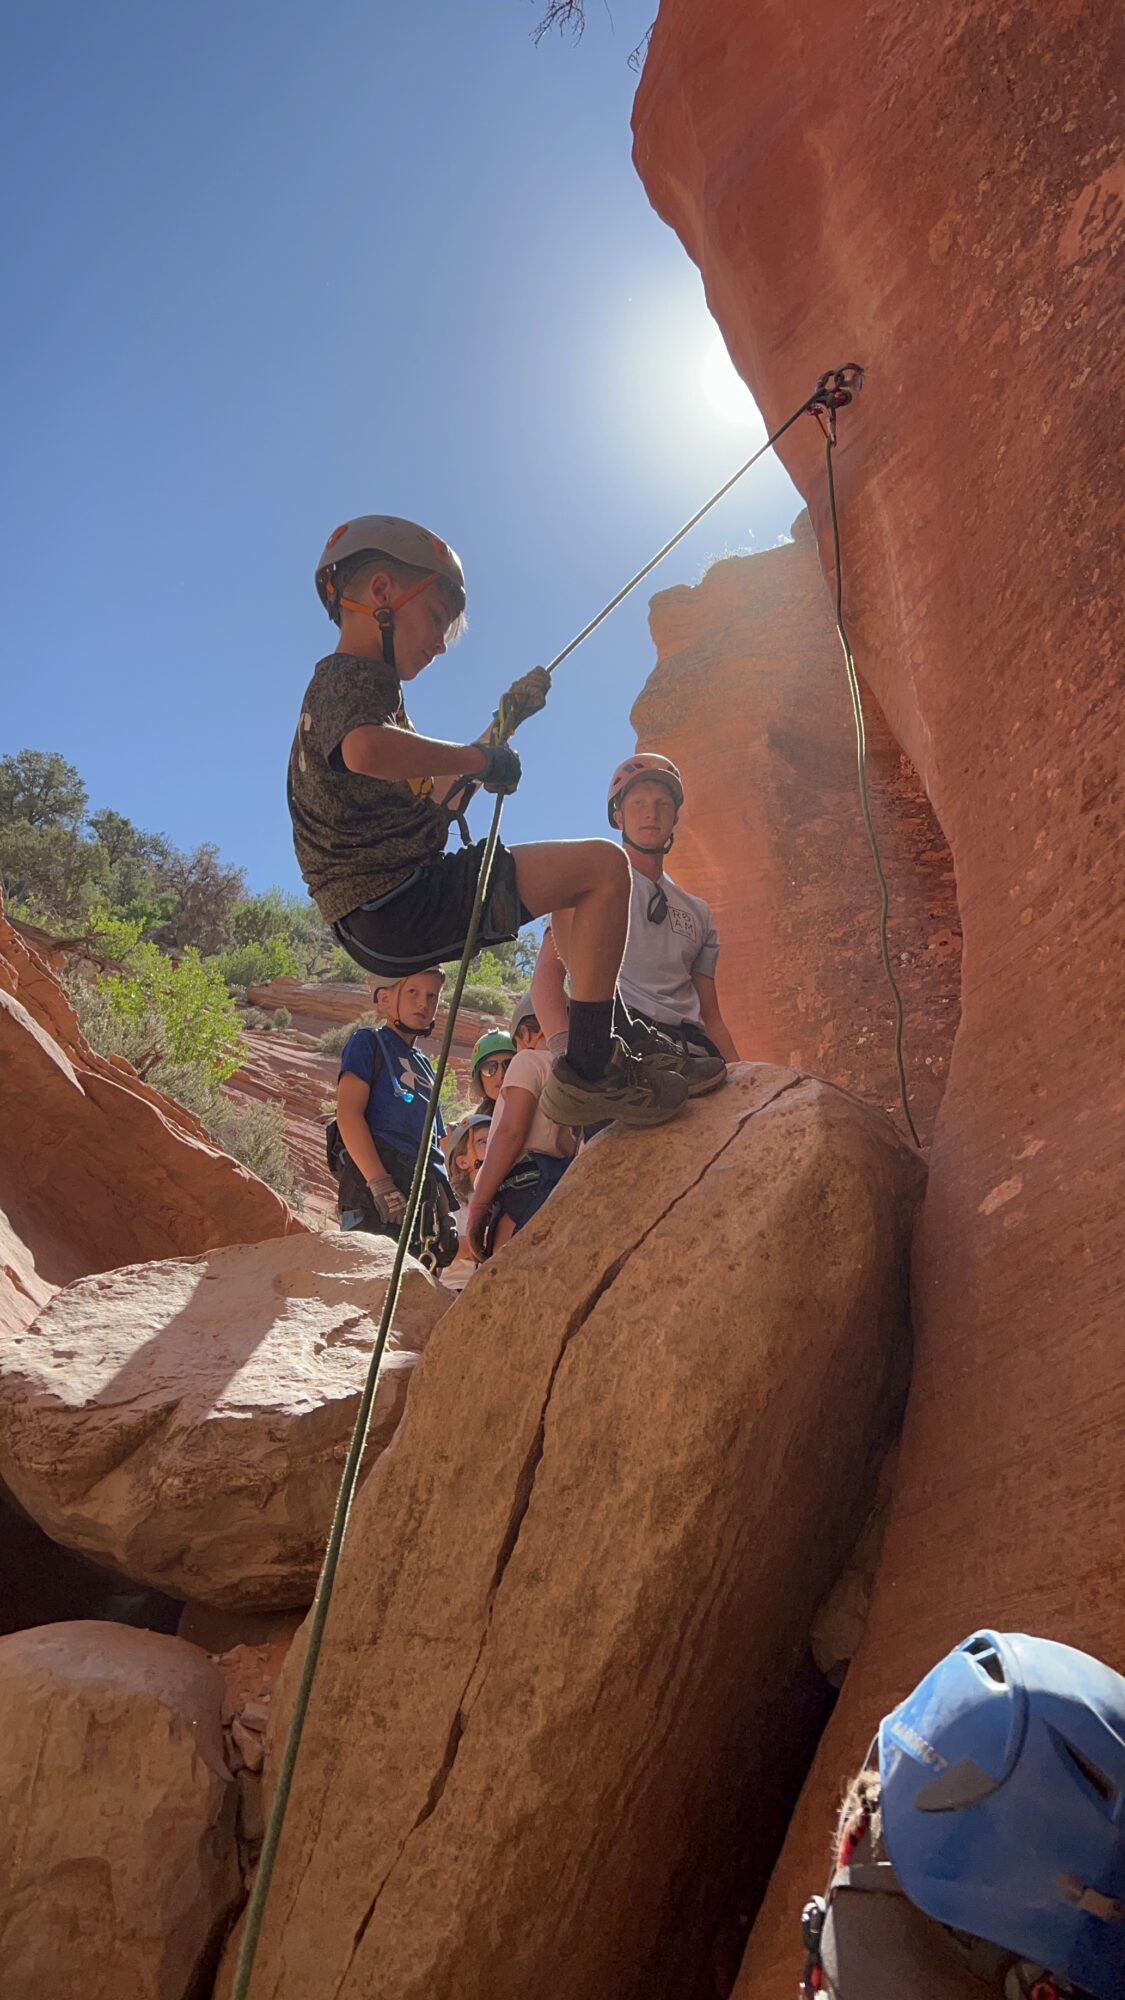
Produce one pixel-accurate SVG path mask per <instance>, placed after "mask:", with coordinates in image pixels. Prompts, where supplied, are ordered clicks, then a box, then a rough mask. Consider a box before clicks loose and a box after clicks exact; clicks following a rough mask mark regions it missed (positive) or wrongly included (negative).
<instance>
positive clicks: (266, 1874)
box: [231, 362, 917, 2000]
mask: <svg viewBox="0 0 1125 2000" xmlns="http://www.w3.org/2000/svg"><path fill="white" fill-rule="evenodd" d="M862 381H863V371H862V369H861V368H860V367H859V366H858V364H857V363H855V362H848V363H845V365H844V366H843V367H842V368H837V369H830V370H828V371H827V372H826V373H825V374H824V375H822V376H821V377H820V380H819V381H818V383H817V385H816V388H815V390H814V391H813V394H812V396H811V397H810V398H809V400H808V401H807V402H805V403H802V404H801V406H800V408H799V409H797V410H794V412H793V414H792V416H791V417H787V418H786V420H785V422H784V423H783V424H780V425H779V426H778V428H777V430H775V431H774V432H772V433H771V435H770V436H769V437H768V438H767V439H766V441H765V443H764V444H763V445H760V446H759V448H758V450H757V451H755V452H754V453H753V455H752V456H751V457H750V458H748V459H747V460H746V462H745V464H744V465H740V466H739V468H738V470H737V471H736V472H734V473H732V474H731V476H730V478H729V479H727V480H725V481H724V483H723V485H722V486H720V487H719V488H718V490H717V491H716V492H715V493H713V494H712V495H711V497H710V499H709V500H706V501H705V502H704V504H703V506H702V507H699V508H697V510H696V512H695V513H694V514H693V515H692V516H691V518H690V519H689V520H687V521H685V522H684V524H683V526H682V527H680V528H678V529H677V530H676V533H675V534H674V535H672V536H671V537H670V539H669V540H668V541H666V542H665V543H664V545H663V547H662V548H660V549H658V550H657V552H656V554H655V555H654V556H651V557H650V558H649V560H648V562H646V563H645V564H644V565H643V567H642V568H641V569H639V570H637V572H636V574H635V575H634V576H631V577H630V578H629V581H628V583H626V584H624V585H623V586H622V588H621V589H620V590H619V591H618V592H617V593H616V595H615V596H614V597H611V598H610V600H609V602H608V603H607V604H604V605H603V606H602V608H601V610H600V611H599V612H598V613H597V614H596V616H595V617H593V618H591V619H590V621H589V623H588V624H586V625H584V626H583V627H582V630H581V631H580V632H578V633H576V634H575V636H574V638H573V639H571V640H570V641H569V643H568V644H567V645H565V646H564V647H563V648H562V651H561V652H559V653H556V654H555V657H554V659H553V660H550V661H549V662H548V663H547V672H548V673H549V674H553V673H554V672H555V669H556V668H557V667H560V666H561V665H562V663H563V661H564V660H566V659H568V658H569V657H570V655H571V653H573V652H575V651H576V650H577V649H578V647H579V646H581V645H582V644H583V642H584V641H585V640H586V639H588V638H589V637H590V634H591V633H592V632H595V631H596V630H597V628H598V626H599V625H601V624H602V623H603V622H604V620H605V619H606V618H608V617H609V615H610V613H611V612H613V611H615V610H616V609H617V606H618V605H619V604H621V603H623V601H624V599H625V598H626V597H628V596H629V594H630V592H632V591H633V590H635V589H636V587H637V585H638V584H639V583H643V582H644V579H645V577H646V576H649V575H650V574H651V572H652V571H653V570H654V569H655V568H656V567H657V564H658V563H661V562H663V560H664V558H665V556H667V555H669V554H670V553H671V551H672V550H673V549H674V548H676V547H677V546H678V544H679V543H680V542H682V541H683V539H684V536H685V535H688V534H690V533H691V530H692V529H693V528H694V527H697V526H698V524H699V522H700V521H702V520H703V518H704V516H705V515H707V514H709V513H710V511H711V509H712V507H714V506H717V504H718V502H719V501H720V500H721V499H723V497H724V495H726V494H727V493H729V492H730V490H731V488H732V487H733V486H736V485H737V484H738V481H739V480H740V479H742V478H743V477H744V475H745V474H746V473H747V472H749V471H750V468H751V466H753V465H756V464H757V462H758V460H759V459H760V458H761V457H762V456H763V455H764V453H766V452H767V451H769V450H770V449H771V448H772V447H773V446H774V445H775V444H776V443H777V441H778V439H779V438H781V437H784V435H785V433H786V431H788V430H790V429H792V426H793V425H794V424H795V423H797V422H798V420H799V419H800V418H801V417H803V416H805V415H806V414H811V415H815V416H817V417H818V420H819V419H820V417H821V415H822V413H823V415H824V417H826V418H827V420H828V422H829V424H830V426H831V429H832V434H833V435H832V442H834V439H835V421H836V411H837V410H838V409H842V408H844V407H845V405H847V404H848V403H850V402H851V401H852V398H853V396H854V395H855V394H856V393H857V391H858V390H859V388H860V386H861V384H862ZM831 450H832V445H831V443H830V444H829V451H828V477H829V499H830V507H831V512H832V523H833V531H834V535H835V533H836V505H835V491H834V487H833V483H832V458H831ZM834 547H835V551H836V579H837V625H838V627H839V630H840V637H841V643H842V644H843V646H844V655H845V662H846V663H847V664H848V667H849V686H851V685H852V680H853V678H854V672H855V669H854V666H853V665H852V664H851V652H850V648H849V646H848V644H847V640H846V637H845V634H844V631H843V627H842V625H841V624H840V563H839V540H838V537H837V538H836V539H835V542H834ZM853 706H854V707H855V710H856V726H857V743H858V755H859V763H860V784H861V799H862V803H863V809H864V822H865V825H867V828H868V837H869V839H870V841H871V845H872V851H873V853H874V855H875V859H876V868H877V870H878V874H879V879H880V883H881V885H882V888H883V919H882V926H881V938H882V940H883V963H884V968H885V970H886V973H887V977H888V979H889V980H890V983H891V987H892V990H893V992H894V994H895V998H896V1005H897V1019H898V1032H897V1037H896V1052H897V1055H898V1061H899V1078H900V1084H901V1088H902V1095H903V1108H904V1111H905V1113H906V1119H907V1123H908V1124H909V1126H910V1130H911V1133H912V1135H913V1136H914V1138H915V1142H916V1143H917V1134H916V1133H915V1131H914V1124H913V1121H912V1119H911V1117H910V1111H909V1106H908V1104H907V1101H906V1079H905V1073H904V1071H903V1067H902V1053H901V1034H902V1003H901V1000H900V999H899V996H898V988H897V986H896V985H895V981H894V975H893V972H892V970H891V965H890V958H889V954H888V952H887V949H886V943H885V924H886V908H887V895H886V882H885V878H884V877H883V873H882V865H881V863H880V861H879V852H878V844H877V842H876V839H875V833H874V828H873V827H872V826H871V824H870V814H869V811H868V809H867V793H866V783H865V780H864V742H863V721H862V709H861V708H860V707H859V706H858V684H856V687H855V691H854V693H853ZM496 724H497V731H496V733H497V738H498V740H499V741H500V742H507V741H508V739H509V737H510V735H511V734H512V730H511V728H510V727H509V725H508V719H507V718H506V717H505V716H504V714H503V712H502V711H501V712H499V713H498V714H497V718H496ZM503 806H504V800H503V796H502V795H498V797H497V799H496V804H495V807H494V808H493V814H492V823H491V825H490V827H489V830H488V837H487V839H486V841H485V845H484V853H483V856H482V859H481V867H480V873H479V876H478V878H477V887H476V894H475V897H474V899H473V907H472V911H471V914H470V918H469V928H468V934H467V936H466V939H465V949H464V951H463V953H462V955H461V962H460V964H459V966H458V968H457V976H456V979H455V981H454V985H453V992H452V994H451V996H450V1001H449V1012H448V1014H447V1017H446V1022H445V1031H444V1033H443V1035H442V1040H441V1049H440V1052H439V1054H438V1059H437V1063H436V1065H435V1069H434V1084H433V1089H432V1090H431V1092H430V1097H429V1102H428V1104H427V1107H426V1117H425V1120H424V1123H423V1127H422V1136H421V1138H420V1140H419V1144H418V1157H417V1161H416V1163H415V1168H414V1179H413V1182H412V1184H411V1188H410V1197H409V1200H408V1202H407V1205H406V1214H405V1216H404V1218H403V1221H402V1223H401V1226H400V1229H399V1237H398V1242H397V1244H396V1246H395V1254H394V1258H393V1260H392V1263H391V1272H390V1278H389V1280H388V1283H387V1292H386V1297H385V1298H384V1300H383V1308H382V1312H381V1314H380V1316H379V1325H378V1329H377V1331H376V1335H375V1341H374V1345H373V1347H372V1350H371V1360H370V1363H369V1365H368V1370H367V1377H366V1380H365V1382H364V1385H363V1391H362V1394H361V1396H360V1399H359V1407H358V1409H357V1411H356V1419H355V1425H354V1428H353V1430H352V1436H351V1442H350V1444H349V1446H348V1453H347V1458H346V1459H345V1462H344V1470H343V1474H342V1476H341V1480H340V1490H339V1492H338V1494H337V1497H336V1505H335V1509H334V1511H333V1515H332V1524H331V1527H330V1529H329V1532H328V1540H327V1543H326V1545H325V1551H324V1561H323V1564H322V1565H321V1571H320V1577H319V1579H318V1582H317V1587H316V1596H315V1598H314V1600H313V1606H312V1611H311V1614H310V1623H309V1631H308V1639H307V1642H306V1646H305V1657H304V1661H303V1662H302V1667H301V1675H300V1679H299V1681H298V1684H297V1691H296V1696H295V1699H294V1703H293V1714H292V1717H291V1720H290V1724H289V1730H288V1734H287V1736H286V1739H285V1747H284V1749H283V1751H282V1756H281V1764H280V1767H279V1769H278V1774H277V1783H276V1786H275V1788H274V1796H273V1802H272V1805H271V1807H270V1813H269V1818H268V1820H267V1822H266V1828H265V1833H264V1836H263V1839H262V1848H261V1853H260V1856H259V1859H258V1867H257V1872H256V1874H255V1877H254V1884H253V1887H252V1889H251V1892H250V1897H249V1901H248V1903H247V1906H246V1916H245V1924H244V1929H243V1934H242V1942H241V1945H240V1948H239V1954H238V1962H237V1965H236V1968H235V1974H234V1981H233V1984H232V1987H231V2000H248V1996H249V1991H250V1980H251V1977H252V1974H253V1969H254V1959H255V1956H256V1954H257V1949H258V1942H259V1939H260V1936H261V1930H262V1921H263V1918H264V1915H265V1909H266V1903H267V1900H268V1897H269V1891H270V1883H271V1881H272V1879H273V1871H274V1866H275V1863H276V1860H277V1851H278V1846H279V1843H280V1840H281V1835H282V1830H283V1828H284V1825H285V1815H286V1812H287V1810H288V1806H289V1799H290V1794H291V1792H292V1789H293V1776H294V1772H295V1770H296V1766H297V1757H298V1753H299V1751H300V1747H301V1736H302V1734H303V1731H304V1726H305V1719H306V1716H307V1714H308V1709H309V1702H310V1699H311V1696H312V1690H313V1684H314V1681H315V1679H316V1670H317V1664H318V1662H319V1659H320V1652H321V1647H322V1644H323V1640H324V1631H325V1627H326V1625H327V1622H328V1613H329V1609H330V1606H331V1601H332V1592H333V1589H334V1587H335V1582H336V1575H337V1571H338V1569H339V1565H340V1556H341V1553H342V1550H343V1546H344V1537H345V1534H346V1532H347V1525H348V1518H349V1515H350V1513H351V1507H352V1502H353V1500H354V1498H355V1494H356V1489H357V1486H358V1484H359V1474H360V1468H361V1465H362V1463H363V1453H364V1447H365V1445H366V1443H367V1431H368V1426H369V1424H370V1421H371V1411H372V1407H373V1404H374V1401H375V1390H376V1387H377V1385H378V1380H379V1368H380V1365H381V1363H382V1359H383V1353H384V1350H385V1348H386V1345H387V1338H388V1335H389V1333H390V1328H391V1322H392V1320H393V1318H394V1313H395V1308H396V1306H397V1304H398V1296H399V1291H400V1289H401V1286H402V1274H403V1268H404V1265H405V1262H406V1255H407V1246H408V1244H409V1243H410V1242H411V1240H412V1238H413V1235H414V1230H415V1225H416V1222H417V1218H418V1210H419V1207H420V1204H421V1200H422V1189H423V1185H424V1182H425V1174H426V1163H427V1160H428V1158H429V1151H430V1143H431V1140H432V1137H433V1129H434V1121H435V1118H436V1116H437V1109H438V1100H439V1097H440V1095H441V1087H442V1084H443V1082H444V1080H445V1074H446V1070H447V1068H448V1064H449V1052H450V1049H451V1047H452V1045H453V1031H454V1027H455V1026H456V1021H457V1012H458V1009H459V1007H460V1005H461V995H462V993H463V992H464V989H465V981H466V978H467V976H468V971H469V966H470V964H471V962H472V959H473V956H474V952H475V948H476V939H477V933H478V931H479V929H480V920H481V913H482V911H483V908H484V901H485V897H486V895H487V893H488V883H489V878H490V875H491V872H492V864H493V861H494V858H495V855H496V846H497V842H498V840H499V838H500V820H501V815H502V812H503Z"/></svg>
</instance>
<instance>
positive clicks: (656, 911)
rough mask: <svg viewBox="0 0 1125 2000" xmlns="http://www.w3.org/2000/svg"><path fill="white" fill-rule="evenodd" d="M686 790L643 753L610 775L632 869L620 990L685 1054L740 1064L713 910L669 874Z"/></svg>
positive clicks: (672, 769) (613, 806)
mask: <svg viewBox="0 0 1125 2000" xmlns="http://www.w3.org/2000/svg"><path fill="white" fill-rule="evenodd" d="M683 802H684V787H683V781H682V779H681V777H680V774H679V772H678V770H677V769H676V766H675V765H674V764H673V763H672V761H671V759H670V758H668V757H661V756H659V755H658V754H657V752H655V751H651V750H639V751H638V752H637V753H636V755H635V756H633V757H627V758H626V759H625V761H624V763H622V764H619V765H618V767H617V769H616V771H615V772H614V774H613V778H612V780H611V783H610V787H609V794H608V798H607V801H606V804H607V809H608V812H609V823H610V825H611V826H612V827H615V828H616V829H617V831H618V832H619V833H620V835H621V840H622V844H623V846H624V848H625V851H626V853H627V854H628V856H629V861H630V864H631V866H632V870H633V899H632V904H631V906H630V911H629V941H628V944H627V945H626V947H625V957H624V960H623V962H622V966H621V973H620V976H619V979H618V991H619V993H620V995H621V998H622V1000H623V1001H624V1003H625V1005H626V1007H627V1008H628V1010H629V1012H630V1014H632V1015H633V1016H634V1018H636V1019H638V1020H640V1021H643V1022H644V1023H645V1024H646V1025H647V1026H649V1027H652V1028H657V1029H659V1031H660V1033H661V1034H663V1035H668V1036H671V1037H672V1038H673V1039H674V1040H675V1041H677V1042H678V1043H679V1044H680V1045H681V1046H682V1047H683V1048H684V1049H685V1050H686V1051H687V1052H688V1053H694V1054H701V1053H702V1054H709V1055H717V1056H722V1058H723V1060H724V1061H725V1062H737V1061H738V1050H737V1049H736V1048H735V1045H734V1041H733V1039H732V1037H731V1033H730V1030H729V1028H728V1027H727V1024H726V1022H725V1021H724V1020H723V1016H722V1013H721V1011H720V1008H719V1000H718V994H717V992H716V990H715V968H716V964H717V962H718V957H719V939H718V934H717V932H716V930H715V925H714V921H713V919H712V916H711V911H710V909H709V907H708V905H707V904H706V903H705V902H704V901H703V898H702V897H701V896H689V895H688V893H687V891H686V889H681V888H680V887H679V885H678V883H676V882H673V880H672V878H671V876H670V875H666V874H665V872H664V861H665V857H666V855H667V854H668V853H669V851H670V849H671V846H672V842H673V840H674V839H675V837H676V833H675V829H676V821H677V819H678V818H679V814H680V808H681V806H682V805H683Z"/></svg>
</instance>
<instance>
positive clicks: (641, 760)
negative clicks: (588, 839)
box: [606, 750, 684, 831]
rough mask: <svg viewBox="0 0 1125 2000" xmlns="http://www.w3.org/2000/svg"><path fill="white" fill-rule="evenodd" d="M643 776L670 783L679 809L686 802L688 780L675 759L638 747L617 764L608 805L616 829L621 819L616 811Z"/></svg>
mask: <svg viewBox="0 0 1125 2000" xmlns="http://www.w3.org/2000/svg"><path fill="white" fill-rule="evenodd" d="M642 778H656V779H658V780H659V781H660V783H661V784H662V785H667V787H668V790H669V791H670V792H671V794H672V797H673V799H674V800H675V805H676V811H677V812H679V810H680V807H681V806H682V805H683V802H684V781H683V779H682V778H681V776H680V774H679V772H678V771H677V769H676V766H675V765H674V764H673V762H672V759H671V758H670V757H662V756H661V755H660V753H659V751H657V750H638V751H637V752H636V755H635V756H633V757H626V759H625V762H624V763H623V764H619V765H618V766H617V769H616V771H615V772H614V774H613V777H612V778H611V780H610V786H609V792H608V794H607V797H606V806H607V809H608V812H609V823H610V825H611V826H612V827H613V828H614V830H615V831H616V828H617V821H616V820H615V819H614V817H613V815H614V813H616V812H620V810H621V806H622V803H623V801H624V799H625V795H626V793H627V792H631V791H632V789H633V786H634V785H639V784H640V782H641V779H642Z"/></svg>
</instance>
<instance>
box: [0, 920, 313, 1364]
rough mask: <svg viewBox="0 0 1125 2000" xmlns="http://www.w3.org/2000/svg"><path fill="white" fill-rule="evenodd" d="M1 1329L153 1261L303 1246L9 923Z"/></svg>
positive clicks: (2, 985) (279, 1204)
mask: <svg viewBox="0 0 1125 2000" xmlns="http://www.w3.org/2000/svg"><path fill="white" fill-rule="evenodd" d="M0 1076H2V1077H3V1091H4V1099H3V1103H4V1125H5V1132H4V1145H3V1149H2V1150H0V1328H19V1327H23V1326H27V1325H28V1323H29V1321H31V1320H32V1319H33V1318H34V1317H35V1314H36V1312H38V1310H39V1308H40V1307H41V1306H42V1305H43V1304H44V1302H45V1301H46V1300H47V1299H48V1298H50V1296H51V1294H52V1293H53V1292H54V1291H55V1290H56V1289H57V1287H58V1286H60V1285H65V1284H68V1283H69V1282H70V1281H71V1279H73V1278H78V1277H82V1276H84V1275H85V1274H86V1273H87V1272H89V1271H106V1270H109V1269H111V1267H112V1266H114V1265H116V1264H128V1263H131V1262H133V1261H134V1260H136V1259H138V1258H143V1257H179V1256H184V1255H193V1254H194V1253H195V1252H196V1251H200V1250H208V1249H210V1248H211V1247H212V1246H213V1245H216V1244H220V1243H254V1242H257V1241H258V1240H259V1239H260V1238H262V1237H276V1236H285V1235H289V1234H293V1233H301V1234H303V1233H304V1231H303V1225H302V1224H301V1223H300V1222H298V1220H297V1218H296V1216H295V1215H294V1214H293V1213H292V1211H291V1210H290V1209H289V1208H288V1207H287V1205H286V1203H285V1202H283V1201H282V1199H281V1196H280V1195H277V1194H275V1193H274V1192H273V1189H272V1188H268V1187H267V1186H266V1185H265V1182H264V1181H260V1180H259V1179H258V1177H257V1175H256V1174H252V1173H250V1171H249V1170H248V1168H246V1167H243V1166H240V1165H239V1163H238V1161H237V1160H232V1159H231V1158H230V1157H229V1155H228V1154H226V1153H224V1152H222V1151H220V1149H219V1148H218V1147H217V1146H215V1145H213V1144H212V1142H211V1140H210V1139H209V1138H208V1137H207V1134H206V1132H205V1131H204V1130H203V1127H202V1126H201V1125H200V1124H199V1123H198V1121H197V1120H196V1119H195V1118H193V1117H192V1116H191V1114H190V1112H187V1111H185V1110H184V1109H183V1107H182V1106H181V1105H178V1104H174V1103H173V1102H172V1100H171V1099H170V1098H167V1097H162V1096H161V1094H160V1092H159V1091H158V1090H153V1089H151V1088H150V1086H149V1085H148V1084H145V1083H142V1082H141V1080H140V1078H139V1077H138V1076H136V1075H135V1074H134V1072H133V1071H132V1070H131V1069H130V1067H129V1065H128V1063H123V1062H117V1063H113V1062H110V1061H108V1060H107V1059H106V1058H105V1057H104V1056H99V1055H97V1054H95V1052H94V1050H93V1049H92V1048H91V1047H90V1045H89V1043H88V1042H87V1041H86V1039H85V1036H84V1035H83V1034H82V1031H81V1029H80V1028H79V1026H78V1022H77V1020H76V1019H75V1014H74V1009H73V1007H72V1006H71V1004H70V1001H69V1000H68V998H67V996H66V994H65V992H64V991H63V989H62V987H61V986H60V984H59V982H58V980H57V979H56V978H55V977H54V974H53V973H52V972H51V970H50V968H49V966H48V964H47V962H46V960H45V959H44V958H43V957H42V956H41V955H40V954H39V953H38V952H37V951H36V950H35V948H34V947H33V946H32V945H30V944H29V943H28V942H27V940H26V939H25V938H23V937H21V936H20V934H19V933H18V932H17V931H16V930H14V929H13V928H12V926H11V925H10V924H9V923H7V922H6V921H5V919H4V918H3V916H2V914H0Z"/></svg>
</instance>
